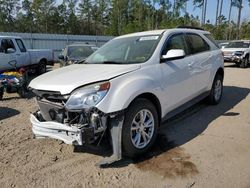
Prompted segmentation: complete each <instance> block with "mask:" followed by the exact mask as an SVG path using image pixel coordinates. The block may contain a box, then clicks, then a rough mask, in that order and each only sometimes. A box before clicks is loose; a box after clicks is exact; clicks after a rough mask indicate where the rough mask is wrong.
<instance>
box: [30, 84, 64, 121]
mask: <svg viewBox="0 0 250 188" xmlns="http://www.w3.org/2000/svg"><path fill="white" fill-rule="evenodd" d="M32 92H33V93H35V95H36V97H37V103H38V106H39V109H40V111H41V114H42V117H43V119H44V120H45V121H56V122H59V123H63V122H64V119H65V117H66V113H65V108H64V104H65V103H66V102H67V99H68V96H67V95H61V93H60V92H57V91H43V90H35V89H34V90H32Z"/></svg>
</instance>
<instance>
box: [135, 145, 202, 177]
mask: <svg viewBox="0 0 250 188" xmlns="http://www.w3.org/2000/svg"><path fill="white" fill-rule="evenodd" d="M160 147H161V148H160V149H159V145H158V148H154V149H153V151H151V152H150V153H151V154H149V155H150V157H149V156H144V157H143V158H140V159H139V160H137V161H136V162H135V166H136V167H137V168H138V169H140V170H141V171H150V172H154V173H156V174H158V175H160V176H163V177H164V178H166V177H170V178H174V177H186V176H192V175H195V174H198V172H199V171H198V169H197V167H196V165H195V164H194V163H192V162H191V161H190V160H191V156H190V155H189V154H187V153H185V150H184V149H183V148H181V147H173V143H172V142H167V145H166V146H165V147H164V148H162V146H160ZM171 148H172V149H171Z"/></svg>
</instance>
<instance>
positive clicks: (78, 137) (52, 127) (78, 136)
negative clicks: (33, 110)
mask: <svg viewBox="0 0 250 188" xmlns="http://www.w3.org/2000/svg"><path fill="white" fill-rule="evenodd" d="M30 121H31V123H32V131H33V133H34V135H35V137H36V138H46V137H49V138H54V139H58V140H61V141H63V142H65V143H66V144H71V145H83V144H84V143H83V138H82V135H83V134H82V129H80V128H77V127H70V126H68V125H65V124H61V123H57V122H53V121H47V122H40V121H39V120H38V119H37V118H36V116H35V115H33V114H31V115H30Z"/></svg>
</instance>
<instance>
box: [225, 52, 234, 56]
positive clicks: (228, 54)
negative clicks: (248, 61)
mask: <svg viewBox="0 0 250 188" xmlns="http://www.w3.org/2000/svg"><path fill="white" fill-rule="evenodd" d="M223 54H224V56H231V55H233V52H223Z"/></svg>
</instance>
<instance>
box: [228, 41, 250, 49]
mask: <svg viewBox="0 0 250 188" xmlns="http://www.w3.org/2000/svg"><path fill="white" fill-rule="evenodd" d="M249 46H250V44H249V43H246V42H230V43H229V44H228V45H226V46H225V48H249Z"/></svg>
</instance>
